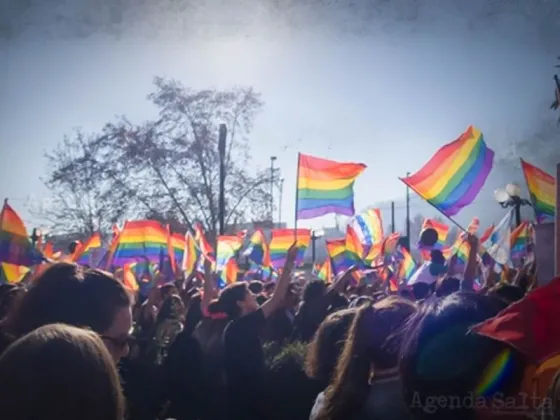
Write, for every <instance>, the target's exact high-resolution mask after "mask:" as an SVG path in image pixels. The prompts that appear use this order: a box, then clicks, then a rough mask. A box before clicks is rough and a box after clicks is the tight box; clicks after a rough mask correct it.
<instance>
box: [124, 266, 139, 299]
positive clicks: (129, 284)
mask: <svg viewBox="0 0 560 420" xmlns="http://www.w3.org/2000/svg"><path fill="white" fill-rule="evenodd" d="M136 264H137V263H135V262H132V263H126V264H125V265H124V267H123V284H124V287H126V288H127V289H128V290H131V291H133V292H136V291H138V289H139V288H140V286H138V282H137V281H136V276H135V275H134V271H133V269H134V267H135V266H136Z"/></svg>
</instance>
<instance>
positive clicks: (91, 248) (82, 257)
mask: <svg viewBox="0 0 560 420" xmlns="http://www.w3.org/2000/svg"><path fill="white" fill-rule="evenodd" d="M101 247H102V244H101V235H100V234H99V233H98V232H95V233H94V234H93V235H91V236H90V237H89V239H88V240H87V241H85V242H84V243H83V244H81V245H80V248H79V249H78V251H77V252H75V253H74V256H73V260H74V262H76V263H78V264H80V265H87V266H92V267H93V266H95V264H94V262H92V258H93V254H94V252H95V250H96V249H99V248H101Z"/></svg>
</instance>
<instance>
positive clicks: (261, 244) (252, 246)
mask: <svg viewBox="0 0 560 420" xmlns="http://www.w3.org/2000/svg"><path fill="white" fill-rule="evenodd" d="M243 256H244V257H247V258H249V260H251V261H252V262H254V263H255V264H257V265H262V266H265V267H269V266H270V251H269V249H268V244H267V243H266V238H265V236H264V233H263V231H262V230H261V229H257V230H256V231H255V233H253V235H252V236H251V240H250V241H249V246H248V247H247V249H246V250H245V252H244V253H243Z"/></svg>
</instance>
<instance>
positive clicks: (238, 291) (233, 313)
mask: <svg viewBox="0 0 560 420" xmlns="http://www.w3.org/2000/svg"><path fill="white" fill-rule="evenodd" d="M247 293H249V288H248V287H247V283H233V284H230V285H228V286H226V287H225V288H224V289H222V291H221V292H220V295H219V297H218V302H219V305H220V307H221V310H222V312H223V313H225V314H226V315H227V316H228V318H229V319H235V318H238V317H239V316H240V315H241V308H240V307H239V304H238V303H239V302H241V301H243V300H244V299H245V297H246V296H247Z"/></svg>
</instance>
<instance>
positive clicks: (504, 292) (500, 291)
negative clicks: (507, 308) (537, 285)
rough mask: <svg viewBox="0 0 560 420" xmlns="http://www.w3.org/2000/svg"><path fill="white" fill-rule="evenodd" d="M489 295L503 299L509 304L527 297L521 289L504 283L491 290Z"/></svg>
mask: <svg viewBox="0 0 560 420" xmlns="http://www.w3.org/2000/svg"><path fill="white" fill-rule="evenodd" d="M489 294H490V295H493V296H496V297H498V298H500V299H503V300H504V301H505V302H506V303H508V304H509V303H514V302H517V301H518V300H521V299H523V297H524V296H525V292H524V291H523V289H522V288H521V287H519V286H514V285H512V284H503V283H500V284H498V285H497V286H496V287H494V288H493V289H492V290H490V292H489Z"/></svg>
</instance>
